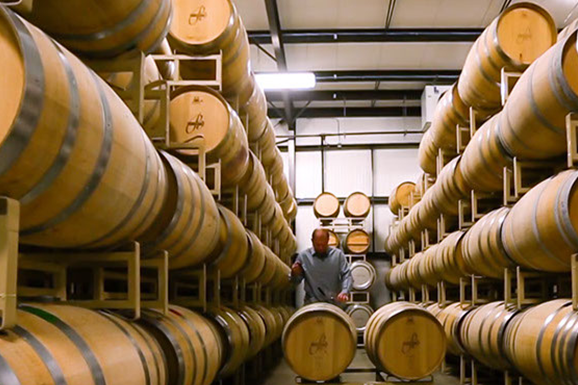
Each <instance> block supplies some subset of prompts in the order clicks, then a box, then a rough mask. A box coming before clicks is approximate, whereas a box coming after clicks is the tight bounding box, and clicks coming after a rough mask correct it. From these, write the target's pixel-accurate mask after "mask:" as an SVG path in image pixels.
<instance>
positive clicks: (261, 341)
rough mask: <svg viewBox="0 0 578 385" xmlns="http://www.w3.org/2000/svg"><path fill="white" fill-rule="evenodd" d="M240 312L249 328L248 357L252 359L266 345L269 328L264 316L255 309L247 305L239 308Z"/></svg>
mask: <svg viewBox="0 0 578 385" xmlns="http://www.w3.org/2000/svg"><path fill="white" fill-rule="evenodd" d="M238 314H239V316H240V317H241V318H242V319H243V321H244V322H245V324H246V325H247V328H248V329H249V354H248V356H247V358H248V359H250V358H253V357H255V356H256V355H257V354H258V353H259V352H260V351H261V349H263V347H264V346H265V335H266V334H267V329H266V326H265V322H264V321H263V318H261V316H260V315H259V313H258V312H257V311H256V310H255V309H253V308H251V307H249V306H246V305H245V306H242V307H241V308H240V309H239V312H238Z"/></svg>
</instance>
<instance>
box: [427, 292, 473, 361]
mask: <svg viewBox="0 0 578 385" xmlns="http://www.w3.org/2000/svg"><path fill="white" fill-rule="evenodd" d="M470 311H471V309H468V308H463V307H462V304H461V303H459V302H455V303H453V304H451V305H448V306H446V307H444V308H443V310H442V311H440V312H439V313H437V315H436V318H437V319H438V321H440V323H441V324H442V326H443V328H444V331H445V334H446V341H447V350H448V353H450V354H453V355H454V356H459V355H460V354H463V353H464V352H465V350H464V347H463V345H462V341H461V339H460V329H461V325H462V321H463V320H464V318H465V316H466V315H468V313H469V312H470Z"/></svg>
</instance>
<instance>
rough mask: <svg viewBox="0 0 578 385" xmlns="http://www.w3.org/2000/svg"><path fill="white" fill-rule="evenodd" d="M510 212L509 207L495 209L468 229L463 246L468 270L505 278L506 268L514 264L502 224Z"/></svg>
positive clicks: (463, 255)
mask: <svg viewBox="0 0 578 385" xmlns="http://www.w3.org/2000/svg"><path fill="white" fill-rule="evenodd" d="M509 212H510V209H509V208H507V207H502V208H500V209H497V210H494V211H492V212H490V213H488V214H486V215H484V216H483V217H482V218H481V219H480V220H478V221H477V222H476V223H475V224H474V225H473V226H472V227H471V228H470V229H469V230H468V232H467V233H466V235H465V236H464V238H463V241H462V246H461V247H462V257H463V259H464V262H465V265H466V271H467V272H469V273H471V274H479V275H483V276H486V277H491V278H498V279H504V269H505V268H506V267H513V266H514V264H513V263H512V260H511V259H510V258H509V257H508V254H507V253H506V250H505V249H504V245H503V243H502V226H503V225H504V220H505V218H506V217H507V215H508V213H509Z"/></svg>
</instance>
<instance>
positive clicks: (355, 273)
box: [350, 261, 377, 290]
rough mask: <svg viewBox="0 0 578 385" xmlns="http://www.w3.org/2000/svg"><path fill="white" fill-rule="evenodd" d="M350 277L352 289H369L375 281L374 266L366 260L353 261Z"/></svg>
mask: <svg viewBox="0 0 578 385" xmlns="http://www.w3.org/2000/svg"><path fill="white" fill-rule="evenodd" d="M350 269H351V278H352V279H353V289H354V290H369V289H370V288H371V287H372V286H373V284H374V283H375V276H376V275H377V273H376V272H375V267H373V265H372V264H371V263H369V262H367V261H355V262H353V263H352V264H351V268H350Z"/></svg>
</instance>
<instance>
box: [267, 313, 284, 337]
mask: <svg viewBox="0 0 578 385" xmlns="http://www.w3.org/2000/svg"><path fill="white" fill-rule="evenodd" d="M269 311H270V312H271V313H272V314H273V316H274V318H275V325H276V332H275V341H277V340H279V338H281V335H282V334H283V329H284V328H285V324H286V323H285V319H284V318H283V313H282V312H281V310H280V308H279V307H275V306H270V307H269Z"/></svg>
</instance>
